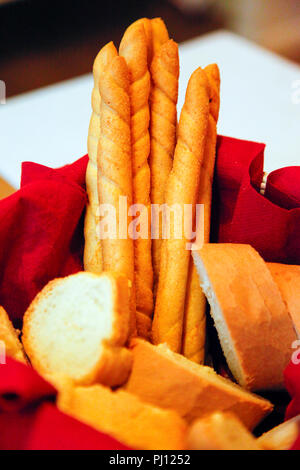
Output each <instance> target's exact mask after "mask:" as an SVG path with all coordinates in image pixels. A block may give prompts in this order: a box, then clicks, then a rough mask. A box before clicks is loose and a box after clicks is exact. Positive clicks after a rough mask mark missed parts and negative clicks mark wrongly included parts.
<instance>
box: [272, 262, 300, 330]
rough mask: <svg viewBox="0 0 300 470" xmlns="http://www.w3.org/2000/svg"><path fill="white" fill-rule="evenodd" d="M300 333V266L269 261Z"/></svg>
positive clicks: (275, 279)
mask: <svg viewBox="0 0 300 470" xmlns="http://www.w3.org/2000/svg"><path fill="white" fill-rule="evenodd" d="M267 266H268V268H269V270H270V271H271V274H272V276H273V278H274V281H275V282H276V284H277V286H278V288H279V290H280V292H281V295H282V298H283V300H284V302H285V304H286V306H287V309H288V311H289V312H290V315H291V317H292V320H293V323H294V326H295V328H296V330H297V333H298V335H300V266H295V265H288V264H280V263H267Z"/></svg>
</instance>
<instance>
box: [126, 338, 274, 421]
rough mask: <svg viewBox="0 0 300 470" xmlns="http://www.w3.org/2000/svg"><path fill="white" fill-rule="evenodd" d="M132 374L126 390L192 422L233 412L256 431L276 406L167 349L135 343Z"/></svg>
mask: <svg viewBox="0 0 300 470" xmlns="http://www.w3.org/2000/svg"><path fill="white" fill-rule="evenodd" d="M130 347H131V349H132V352H133V366H132V373H131V375H130V377H129V380H128V382H127V384H126V386H125V387H126V390H128V391H129V392H132V393H135V394H136V395H138V396H139V397H140V398H141V399H142V400H144V401H146V402H149V403H152V404H153V405H157V406H161V407H162V408H169V409H173V410H175V411H177V412H178V413H179V414H180V416H182V417H183V418H185V419H186V420H187V421H188V422H192V421H193V420H194V419H197V418H202V417H204V416H206V415H208V414H210V413H212V412H214V411H231V412H233V413H235V414H236V415H237V416H238V417H239V419H240V420H241V421H242V422H243V423H244V425H245V426H246V427H247V428H249V429H252V428H254V426H256V424H258V423H259V422H260V421H261V420H262V418H263V417H264V416H266V415H267V414H268V413H269V412H270V411H271V410H272V404H271V403H270V402H269V401H267V400H264V399H262V398H260V397H258V396H256V395H254V394H252V393H249V392H247V391H245V390H243V389H242V388H241V387H240V386H239V385H236V384H234V383H232V382H231V381H230V380H228V379H225V378H223V377H221V376H219V375H217V374H216V373H215V371H214V370H213V369H212V368H210V367H207V366H202V365H200V364H196V363H195V362H192V361H190V360H188V359H186V358H185V357H184V356H182V355H180V354H177V353H174V352H172V351H171V350H170V349H169V348H168V347H167V345H165V344H160V345H159V346H154V345H151V344H150V343H147V342H146V341H143V340H141V339H134V340H132V341H131V345H130Z"/></svg>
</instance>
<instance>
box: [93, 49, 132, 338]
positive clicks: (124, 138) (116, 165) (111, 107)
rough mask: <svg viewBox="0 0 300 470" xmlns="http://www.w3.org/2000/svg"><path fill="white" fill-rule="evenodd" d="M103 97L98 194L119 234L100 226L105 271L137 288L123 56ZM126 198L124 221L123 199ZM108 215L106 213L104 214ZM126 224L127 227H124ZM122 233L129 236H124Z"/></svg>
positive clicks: (112, 67) (108, 76)
mask: <svg viewBox="0 0 300 470" xmlns="http://www.w3.org/2000/svg"><path fill="white" fill-rule="evenodd" d="M99 90H100V96H101V105H100V128H101V132H100V139H99V145H98V193H99V203H100V204H110V206H111V207H113V208H114V211H115V215H116V226H115V228H116V233H115V234H113V233H109V234H108V236H107V237H106V236H104V233H105V230H107V229H106V227H105V226H102V224H101V223H100V233H101V245H102V257H103V269H104V270H105V271H115V272H119V273H122V274H124V275H125V276H126V277H127V278H128V279H129V280H130V282H131V285H132V286H133V285H134V248H133V240H132V239H131V238H129V237H128V235H127V234H128V225H129V219H128V216H127V214H128V208H129V207H130V206H131V204H132V167H131V138H130V98H129V72H128V68H127V65H126V62H125V60H124V58H123V57H118V56H117V57H115V58H114V59H113V60H112V62H111V64H109V65H108V66H107V67H106V69H105V73H104V74H102V75H101V77H100V79H99ZM121 196H123V197H126V198H127V200H125V205H126V208H125V211H126V212H125V214H126V218H125V220H123V218H121V214H120V211H119V203H120V197H121ZM101 215H105V214H101ZM124 222H125V226H123V225H124ZM120 231H122V233H124V234H126V237H124V238H122V237H121V236H120ZM135 321H136V319H135V292H134V288H133V289H131V334H134V332H135Z"/></svg>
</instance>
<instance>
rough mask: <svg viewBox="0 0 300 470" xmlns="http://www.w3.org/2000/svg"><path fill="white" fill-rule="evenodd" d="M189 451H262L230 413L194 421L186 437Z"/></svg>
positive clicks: (252, 437) (253, 438)
mask: <svg viewBox="0 0 300 470" xmlns="http://www.w3.org/2000/svg"><path fill="white" fill-rule="evenodd" d="M187 448H188V449H190V450H262V449H261V447H260V446H259V443H258V442H257V440H256V439H255V437H254V436H253V435H252V434H251V433H250V432H249V431H248V429H247V428H245V426H244V425H243V423H242V422H241V421H240V420H239V419H238V418H237V417H236V416H235V415H234V414H232V413H220V412H216V413H212V414H211V415H209V416H206V417H205V418H202V419H199V420H197V421H195V422H194V423H193V424H192V426H191V427H190V429H189V431H188V435H187Z"/></svg>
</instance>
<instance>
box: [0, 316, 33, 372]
mask: <svg viewBox="0 0 300 470" xmlns="http://www.w3.org/2000/svg"><path fill="white" fill-rule="evenodd" d="M0 352H3V353H4V354H5V355H7V356H9V357H12V358H13V359H16V360H17V361H20V362H24V363H25V364H26V363H27V360H26V357H25V354H24V350H23V347H22V344H21V342H20V340H19V331H18V330H15V329H14V327H13V324H12V322H11V321H10V319H9V317H8V315H7V313H6V311H5V310H4V308H2V307H0Z"/></svg>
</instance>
